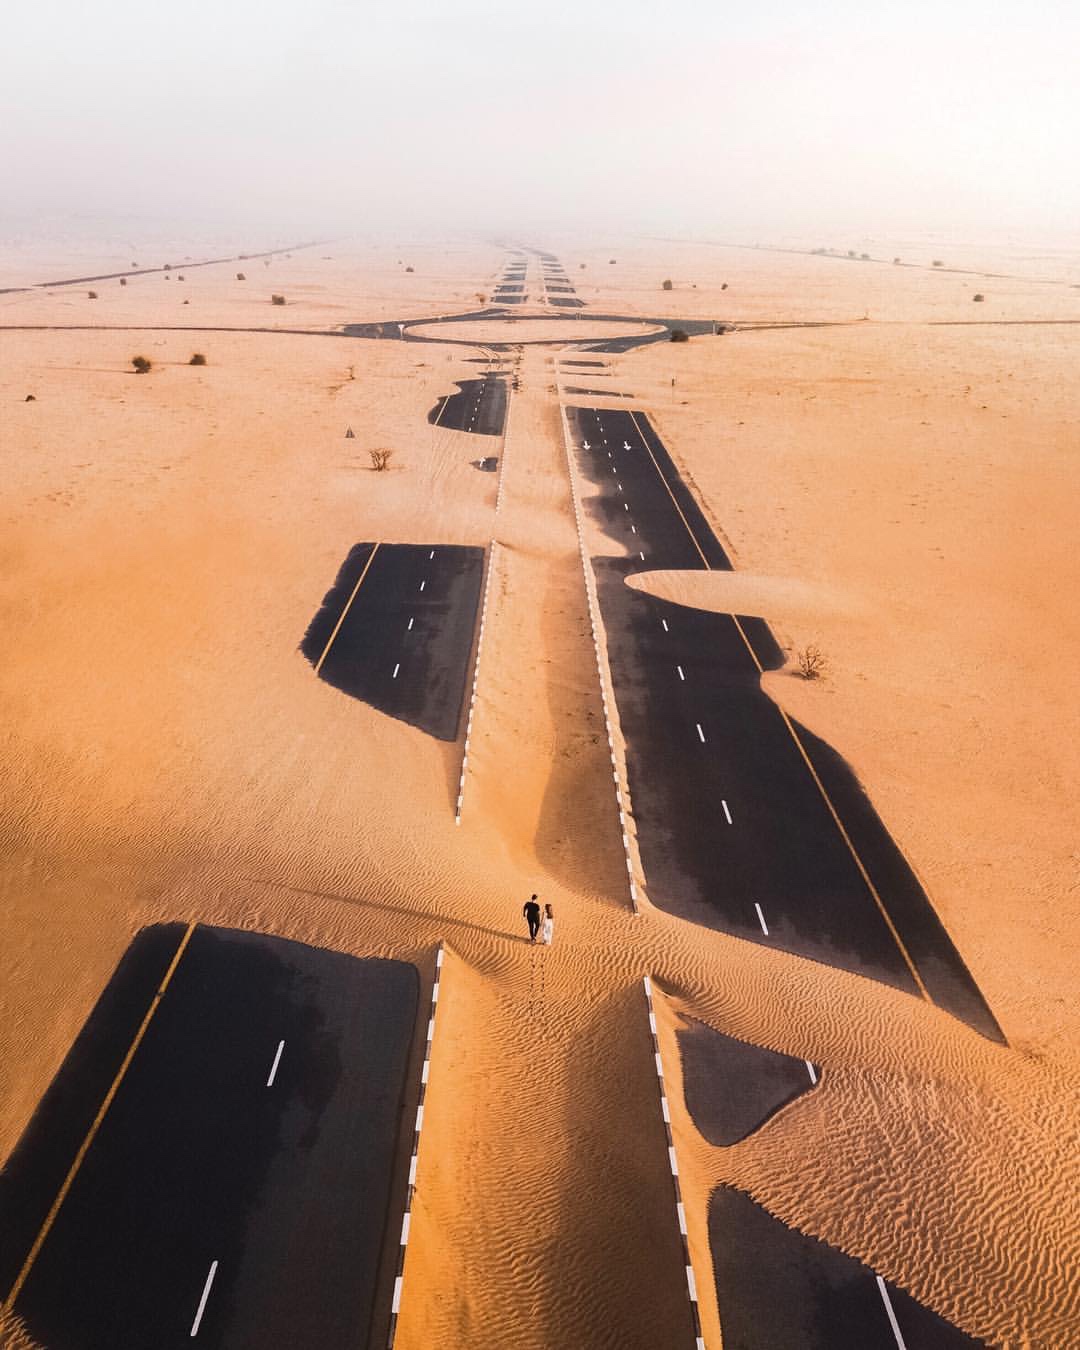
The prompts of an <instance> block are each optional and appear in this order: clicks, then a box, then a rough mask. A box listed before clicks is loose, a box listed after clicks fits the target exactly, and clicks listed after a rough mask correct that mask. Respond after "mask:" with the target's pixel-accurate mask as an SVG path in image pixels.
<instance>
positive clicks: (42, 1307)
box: [0, 924, 419, 1350]
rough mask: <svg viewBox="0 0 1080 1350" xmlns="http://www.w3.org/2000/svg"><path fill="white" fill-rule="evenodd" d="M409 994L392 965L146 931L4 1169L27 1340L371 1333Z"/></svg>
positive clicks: (136, 1345) (131, 1341) (410, 979)
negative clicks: (57, 1198) (81, 1136)
mask: <svg viewBox="0 0 1080 1350" xmlns="http://www.w3.org/2000/svg"><path fill="white" fill-rule="evenodd" d="M162 990H163V991H164V992H161V991H162ZM159 994H160V996H159ZM148 995H149V997H148ZM418 995H419V977H418V974H417V971H416V969H415V968H414V967H413V966H410V965H407V964H405V963H403V962H399V961H383V960H359V959H357V958H354V957H350V956H345V955H341V954H340V953H335V952H329V951H324V950H320V949H318V948H314V947H308V946H305V945H302V944H300V943H296V942H288V941H284V940H282V939H279V938H272V937H265V936H262V935H259V934H254V933H244V932H238V931H235V930H226V929H215V928H206V927H195V926H194V925H192V926H191V927H190V928H184V927H183V926H182V925H178V924H174V925H169V926H166V927H160V928H155V929H149V930H144V931H143V933H142V934H140V936H139V937H138V938H137V939H136V940H135V943H134V944H133V946H132V948H131V949H130V950H129V952H128V955H127V956H126V957H125V959H124V961H123V962H122V963H121V966H120V968H119V969H118V971H117V974H116V976H115V977H114V980H113V981H112V982H111V983H110V986H109V987H108V989H107V990H106V991H105V994H104V995H103V997H102V999H101V1001H100V1002H99V1004H98V1006H97V1008H96V1009H95V1011H94V1013H92V1014H91V1017H90V1018H89V1020H88V1022H87V1024H86V1026H85V1028H84V1030H83V1032H82V1034H81V1035H80V1037H79V1039H78V1041H77V1042H76V1044H75V1046H74V1048H73V1049H72V1051H71V1053H70V1054H69V1056H68V1059H67V1060H66V1061H65V1064H64V1066H63V1067H62V1069H61V1072H60V1074H58V1076H57V1079H56V1080H55V1082H54V1085H53V1088H52V1089H51V1090H50V1093H49V1094H47V1096H46V1098H45V1099H44V1101H43V1103H42V1105H41V1106H40V1107H39V1109H38V1112H37V1113H36V1115H35V1116H34V1118H33V1120H32V1121H31V1124H30V1126H29V1127H28V1129H27V1131H26V1134H25V1135H24V1137H23V1140H22V1141H21V1142H20V1145H19V1147H18V1148H17V1150H16V1152H15V1155H14V1157H13V1159H12V1163H11V1165H10V1167H9V1168H8V1170H7V1172H6V1174H5V1179H4V1192H3V1193H4V1219H5V1222H4V1242H3V1247H2V1249H0V1253H2V1255H0V1260H2V1263H3V1273H4V1278H5V1285H4V1287H5V1290H6V1291H7V1290H10V1289H12V1288H14V1289H15V1290H16V1291H17V1292H16V1294H15V1297H14V1299H13V1300H12V1303H13V1307H14V1311H15V1312H16V1313H17V1314H18V1315H19V1316H20V1317H21V1318H22V1319H23V1320H24V1322H25V1324H26V1326H27V1328H28V1330H29V1332H30V1334H31V1335H32V1336H33V1337H34V1338H35V1340H37V1341H39V1342H40V1343H41V1344H42V1345H47V1346H49V1347H50V1350H117V1348H118V1347H121V1346H123V1347H125V1350H144V1348H145V1350H151V1348H152V1347H154V1348H156V1347H161V1346H168V1345H181V1344H185V1345H186V1344H189V1343H191V1342H192V1341H195V1340H196V1339H197V1343H198V1344H199V1345H203V1346H211V1347H224V1346H227V1347H229V1350H241V1348H243V1350H248V1348H250V1350H257V1348H264V1347H266V1346H271V1345H291V1346H301V1345H312V1346H314V1345H318V1346H320V1347H326V1350H333V1348H334V1347H340V1350H346V1348H347V1350H355V1347H357V1346H358V1345H361V1346H362V1345H364V1344H368V1343H369V1342H368V1341H367V1336H368V1333H369V1330H370V1326H371V1322H372V1318H373V1314H374V1312H375V1307H376V1302H377V1300H378V1299H380V1297H381V1299H382V1301H383V1302H385V1301H386V1290H387V1286H388V1284H389V1282H392V1279H393V1270H392V1268H390V1267H388V1266H387V1264H386V1262H385V1261H384V1260H383V1253H384V1245H385V1243H384V1229H385V1225H386V1221H387V1206H388V1202H389V1198H390V1192H391V1181H392V1178H393V1176H394V1172H395V1155H396V1146H397V1140H398V1125H399V1111H400V1108H401V1104H402V1097H403V1092H404V1087H405V1075H406V1069H407V1065H408V1061H409V1055H410V1050H411V1044H412V1038H413V1032H414V1027H415V1022H416V1012H417V1006H418ZM132 1046H134V1047H135V1049H134V1053H133V1054H132V1053H130V1051H131V1047H132ZM125 1066H126V1067H125ZM110 1092H112V1094H113V1095H111V1096H110V1095H109V1093H110ZM84 1127H88V1132H87V1134H86V1136H85V1138H86V1139H87V1140H89V1141H90V1146H89V1147H84V1148H83V1149H82V1150H78V1144H79V1133H80V1132H81V1131H82V1130H83V1128H84ZM73 1159H74V1160H75V1162H76V1163H77V1164H78V1166H77V1168H72V1160H73ZM69 1169H71V1170H70V1171H69ZM72 1172H73V1173H74V1175H72ZM65 1176H66V1177H67V1179H68V1180H67V1182H65V1180H64V1178H65ZM56 1194H59V1195H61V1196H62V1203H60V1205H59V1207H58V1208H57V1207H56V1206H55V1204H53V1197H54V1195H56ZM50 1206H52V1208H51V1209H50ZM35 1235H36V1241H35ZM28 1254H29V1256H28ZM380 1289H381V1290H382V1291H383V1292H382V1295H381V1296H380V1292H379V1291H380ZM9 1297H10V1295H9ZM384 1335H385V1329H383V1331H382V1332H381V1333H380V1334H377V1335H376V1336H375V1337H374V1339H373V1340H372V1341H371V1342H370V1344H372V1345H378V1346H380V1347H381V1344H382V1339H383V1336H384Z"/></svg>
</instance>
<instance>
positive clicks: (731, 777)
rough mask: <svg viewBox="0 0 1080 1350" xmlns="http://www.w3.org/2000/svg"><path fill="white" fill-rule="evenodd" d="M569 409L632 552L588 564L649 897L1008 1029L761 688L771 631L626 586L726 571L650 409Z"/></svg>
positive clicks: (824, 768)
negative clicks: (646, 577)
mask: <svg viewBox="0 0 1080 1350" xmlns="http://www.w3.org/2000/svg"><path fill="white" fill-rule="evenodd" d="M568 413H569V417H570V424H571V428H572V434H573V438H574V441H575V444H576V446H577V451H576V453H577V457H578V463H579V465H580V468H581V471H582V472H583V473H584V474H585V475H586V476H587V478H588V479H589V480H590V481H591V482H592V483H593V484H594V486H595V488H596V495H595V496H593V497H592V498H591V499H590V500H589V502H588V505H589V509H590V510H591V511H592V512H593V514H594V515H595V516H596V517H597V518H598V520H599V521H600V523H601V524H602V525H603V527H604V529H605V531H606V533H607V534H609V535H610V536H611V537H612V539H613V540H614V541H615V542H616V543H617V544H618V545H622V546H625V548H626V549H627V551H628V553H629V557H623V556H621V554H620V555H619V556H610V557H608V556H601V557H595V558H593V560H592V562H593V568H594V572H595V576H596V584H597V592H598V598H599V603H600V608H601V612H602V615H603V618H604V626H605V629H606V632H607V640H608V659H609V663H610V667H611V674H612V680H613V683H614V692H615V700H616V704H617V706H618V714H619V721H620V724H621V727H622V730H623V734H624V736H625V738H626V756H627V775H628V785H629V789H630V796H631V800H632V802H633V808H634V818H635V821H636V824H637V831H638V842H639V848H640V855H641V861H642V865H643V867H644V870H645V881H646V886H647V888H648V893H649V897H650V899H651V900H652V901H653V903H654V904H657V905H659V906H660V907H661V908H663V909H668V910H671V911H672V912H674V913H677V914H681V915H682V916H683V917H685V918H688V919H691V920H693V921H695V922H698V923H703V924H706V925H709V926H711V927H714V928H718V929H721V930H723V931H724V932H728V933H733V934H735V935H736V936H738V937H742V938H746V939H748V940H750V941H753V942H759V943H763V944H765V945H768V946H774V947H779V948H781V949H783V950H785V951H789V952H794V953H797V954H799V955H800V956H808V957H811V958H813V959H814V960H817V961H822V962H824V963H826V964H828V965H833V966H839V967H842V968H843V969H845V970H851V971H855V972H856V973H858V974H860V975H865V976H868V977H870V978H872V979H876V980H880V981H882V982H884V983H886V984H890V985H893V986H895V987H896V988H899V989H903V990H905V991H906V992H908V993H912V994H921V995H924V996H925V997H927V998H929V999H931V1000H932V1001H933V1002H934V1003H937V1004H938V1005H939V1006H940V1007H942V1008H945V1009H947V1010H948V1011H949V1012H951V1013H953V1014H954V1015H955V1016H957V1017H960V1018H962V1019H963V1020H964V1021H966V1022H968V1023H969V1024H970V1025H971V1026H973V1027H975V1028H976V1029H977V1030H978V1031H981V1032H982V1033H983V1034H984V1035H986V1036H989V1037H991V1038H992V1039H995V1040H1001V1039H1003V1038H1002V1035H1001V1031H1000V1029H999V1028H998V1026H997V1023H996V1021H995V1020H994V1017H993V1015H992V1014H991V1012H990V1010H989V1008H988V1007H987V1005H986V1003H985V1001H984V999H983V997H982V995H981V993H980V992H979V990H978V988H977V986H976V984H975V982H974V980H973V979H972V978H971V975H970V974H969V972H968V970H967V968H966V966H965V965H964V963H963V961H962V960H961V958H960V956H959V954H958V953H957V951H956V949H955V947H954V946H953V945H952V942H951V941H950V939H949V936H948V934H947V933H946V931H945V929H944V927H943V926H942V924H941V921H940V920H939V919H938V917H937V915H936V914H935V912H934V910H933V907H932V906H931V904H930V902H929V901H928V899H927V897H926V895H925V894H924V892H923V890H922V888H921V886H920V885H919V883H918V881H917V879H916V878H915V876H914V874H913V872H912V871H911V868H910V867H909V866H908V864H907V863H906V861H905V859H904V858H903V856H902V854H901V853H900V851H899V850H898V849H897V847H896V845H895V843H894V842H893V840H892V838H891V837H890V835H889V833H888V831H887V830H886V829H885V827H884V825H883V824H882V822H881V820H880V819H879V818H878V816H877V813H876V812H875V811H874V808H873V806H872V804H871V803H870V801H869V800H868V799H867V797H866V795H865V793H864V792H863V791H862V789H861V787H860V785H859V783H858V781H857V780H856V779H855V777H854V775H853V774H852V773H851V770H850V769H849V768H848V766H847V765H846V764H845V763H844V761H843V760H842V759H841V758H840V756H838V755H837V754H836V753H835V752H834V751H832V750H831V749H830V747H829V746H827V745H826V744H825V743H824V742H822V741H820V740H818V739H817V738H816V737H814V736H813V735H812V734H811V733H810V732H808V731H807V730H806V729H805V728H803V727H798V726H796V725H795V724H794V723H793V722H791V721H790V719H788V718H787V717H786V715H785V714H784V713H783V712H782V711H781V710H780V709H779V707H778V705H777V704H775V703H774V702H773V701H772V700H771V699H770V698H768V697H767V696H766V695H765V694H764V693H763V692H762V690H761V686H760V677H761V672H762V670H763V669H772V668H775V667H777V666H779V665H781V664H782V662H783V654H782V653H781V652H780V650H779V648H778V647H777V645H776V642H775V640H774V639H773V637H772V634H771V633H770V631H769V628H768V625H767V624H766V623H765V622H764V621H763V620H761V619H757V618H745V617H744V618H741V619H739V618H735V617H732V616H730V615H725V614H712V613H707V612H705V611H703V610H697V609H690V608H685V607H683V606H680V605H676V604H672V603H670V602H667V601H663V600H659V599H656V598H654V597H653V596H650V595H647V594H645V593H643V592H640V591H635V590H632V589H630V587H628V586H627V585H626V584H625V578H626V577H627V576H629V575H631V574H632V573H634V572H644V571H650V570H653V569H658V568H691V569H701V568H715V569H728V568H730V565H731V564H730V562H729V560H728V558H727V556H726V554H725V552H724V550H723V548H722V546H721V544H720V542H719V540H718V539H717V538H716V536H715V534H714V533H713V531H712V529H711V528H710V527H709V525H708V523H707V521H706V519H705V517H704V515H703V513H702V511H701V509H700V507H699V505H698V503H697V501H696V499H695V498H694V495H693V494H692V493H691V492H690V490H689V489H688V487H687V486H686V484H685V483H684V482H683V480H682V478H681V477H680V475H679V474H678V472H677V470H676V469H675V466H674V464H673V463H672V461H671V458H670V456H669V455H668V453H667V451H666V449H665V448H664V446H663V444H662V442H661V441H660V438H659V437H658V436H657V434H656V432H655V430H654V429H653V428H652V427H651V425H650V424H649V422H648V419H647V418H645V417H644V416H642V415H640V414H635V413H631V412H621V411H600V410H597V409H593V408H573V409H569V410H568ZM616 551H617V550H615V549H613V550H612V553H613V554H614V553H616Z"/></svg>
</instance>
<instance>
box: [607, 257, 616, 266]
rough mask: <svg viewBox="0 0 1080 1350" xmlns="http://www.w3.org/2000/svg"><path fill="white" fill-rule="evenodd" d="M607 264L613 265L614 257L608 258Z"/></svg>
mask: <svg viewBox="0 0 1080 1350" xmlns="http://www.w3.org/2000/svg"><path fill="white" fill-rule="evenodd" d="M608 266H609V267H614V266H615V259H614V258H609V259H608Z"/></svg>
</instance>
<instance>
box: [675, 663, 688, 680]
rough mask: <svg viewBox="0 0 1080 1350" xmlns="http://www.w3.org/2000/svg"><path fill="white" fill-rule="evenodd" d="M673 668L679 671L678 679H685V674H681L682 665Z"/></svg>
mask: <svg viewBox="0 0 1080 1350" xmlns="http://www.w3.org/2000/svg"><path fill="white" fill-rule="evenodd" d="M675 669H676V670H677V671H678V672H679V679H680V680H685V679H686V676H685V675H684V674H683V668H682V666H676V667H675Z"/></svg>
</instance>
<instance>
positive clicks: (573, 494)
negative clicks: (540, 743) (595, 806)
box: [555, 357, 641, 914]
mask: <svg viewBox="0 0 1080 1350" xmlns="http://www.w3.org/2000/svg"><path fill="white" fill-rule="evenodd" d="M555 387H556V390H557V392H558V397H559V411H560V413H561V414H562V424H563V442H564V448H565V450H566V467H567V471H568V472H569V475H570V500H571V502H572V503H573V507H574V522H575V524H576V525H577V537H578V552H579V554H580V555H581V572H582V575H583V577H584V579H585V597H586V599H587V601H588V605H589V626H590V628H591V629H592V640H593V652H594V653H595V655H596V674H597V678H598V680H599V682H600V702H601V704H602V705H603V709H604V727H605V729H606V731H607V743H608V751H609V753H610V755H611V769H612V773H611V777H612V779H613V780H614V783H615V804H616V806H617V807H618V810H619V828H620V830H621V831H622V841H623V853H624V854H625V855H626V873H627V878H628V880H629V884H630V904H631V905H632V907H633V910H634V913H635V914H640V913H641V910H640V909H639V908H638V897H637V881H636V880H635V878H634V861H633V858H632V857H631V856H630V839H629V836H628V834H627V829H626V812H625V811H624V810H623V801H624V796H625V794H624V792H623V788H622V783H621V782H620V779H619V762H618V760H617V759H616V758H615V739H614V737H613V736H612V734H611V712H610V709H609V707H608V698H607V689H606V687H605V685H604V668H603V665H602V662H601V655H600V639H599V636H598V633H599V627H598V624H597V614H598V609H599V606H598V604H597V600H596V595H595V589H594V584H593V580H592V577H591V576H590V575H589V565H588V559H587V555H586V553H585V535H584V531H583V528H582V523H581V507H580V504H579V501H578V491H577V480H576V478H575V477H574V463H573V457H572V455H571V453H570V423H569V420H568V418H567V416H566V405H565V404H564V403H563V401H562V389H561V386H560V383H559V360H558V357H556V358H555Z"/></svg>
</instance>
